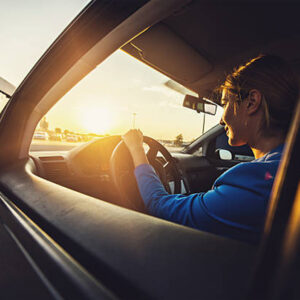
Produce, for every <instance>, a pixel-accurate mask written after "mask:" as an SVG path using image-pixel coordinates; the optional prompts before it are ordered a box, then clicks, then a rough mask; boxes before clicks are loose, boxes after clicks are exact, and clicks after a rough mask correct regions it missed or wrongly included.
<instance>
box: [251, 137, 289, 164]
mask: <svg viewBox="0 0 300 300" xmlns="http://www.w3.org/2000/svg"><path fill="white" fill-rule="evenodd" d="M284 140H285V139H284V138H282V137H277V136H276V137H268V138H266V137H261V136H258V137H257V138H256V141H253V142H252V143H249V146H250V148H251V149H252V151H253V154H254V157H255V159H257V158H260V157H263V156H264V155H266V154H267V153H268V152H270V151H271V150H273V149H274V148H276V147H278V146H279V145H280V144H282V143H284Z"/></svg>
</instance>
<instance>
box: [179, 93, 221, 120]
mask: <svg viewBox="0 0 300 300" xmlns="http://www.w3.org/2000/svg"><path fill="white" fill-rule="evenodd" d="M183 106H184V107H187V108H190V109H193V110H195V111H197V113H200V112H203V113H205V114H209V115H215V114H216V112H217V105H216V104H215V103H212V102H209V101H207V100H204V99H203V98H202V99H200V98H197V97H194V96H191V95H185V97H184V100H183Z"/></svg>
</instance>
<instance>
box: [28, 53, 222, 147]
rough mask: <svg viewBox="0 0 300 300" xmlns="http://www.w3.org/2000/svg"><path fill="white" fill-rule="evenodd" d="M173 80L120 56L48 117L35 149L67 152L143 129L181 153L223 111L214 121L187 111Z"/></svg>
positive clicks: (37, 135) (41, 125)
mask: <svg viewBox="0 0 300 300" xmlns="http://www.w3.org/2000/svg"><path fill="white" fill-rule="evenodd" d="M169 80H170V79H169V78H168V77H167V76H165V75H163V74H161V73H159V72H158V71H156V70H154V69H152V68H150V67H148V66H147V65H145V64H143V63H141V62H139V61H138V60H136V59H135V58H132V57H131V56H129V55H128V54H126V53H125V52H123V51H121V50H118V51H116V52H115V53H114V54H112V55H111V56H110V57H109V58H108V59H107V60H106V61H105V62H103V63H102V64H101V65H99V66H98V68H96V69H95V70H94V71H93V72H91V73H90V74H89V75H88V76H87V77H85V78H84V79H83V80H82V81H81V82H80V83H79V84H78V85H77V86H75V87H74V88H73V89H72V90H71V91H69V93H68V94H66V95H65V96H64V97H63V98H62V99H61V101H59V102H58V103H57V104H56V105H55V106H54V107H53V108H52V109H51V111H49V112H48V113H47V115H46V116H45V117H44V118H43V119H42V120H41V122H40V123H39V125H38V127H37V129H36V133H35V135H34V139H33V143H32V147H31V150H50V149H51V150H52V149H53V144H56V145H58V144H60V145H63V144H64V145H65V146H66V149H67V148H70V147H72V146H71V144H72V145H73V146H74V145H75V144H77V143H82V142H86V141H89V140H91V139H94V138H99V137H102V136H107V135H122V134H124V133H125V132H126V131H127V130H129V129H130V128H140V129H141V130H142V132H143V133H144V135H147V136H150V137H153V138H155V139H157V140H159V141H160V142H161V143H162V144H164V145H165V146H166V147H167V148H168V149H169V150H170V151H180V150H181V149H182V148H183V147H185V146H186V145H187V144H189V143H190V142H191V141H193V140H194V139H195V138H197V137H198V136H199V135H201V134H202V133H203V132H205V131H207V130H208V129H210V128H211V127H212V126H214V125H216V124H217V123H218V122H219V120H220V117H221V114H222V108H221V107H218V110H217V114H216V115H215V116H212V115H205V117H204V114H203V113H200V114H199V113H197V112H196V111H194V110H191V109H188V108H185V107H183V105H182V104H183V98H184V95H183V94H181V93H179V92H178V91H176V90H175V89H172V88H170V87H168V84H166V83H167V82H168V81H169ZM190 93H191V94H193V93H192V92H190ZM204 119H205V124H204V123H203V121H204ZM42 132H44V133H47V134H42ZM37 144H38V145H41V144H43V147H37V146H36V145H37ZM47 145H49V146H47Z"/></svg>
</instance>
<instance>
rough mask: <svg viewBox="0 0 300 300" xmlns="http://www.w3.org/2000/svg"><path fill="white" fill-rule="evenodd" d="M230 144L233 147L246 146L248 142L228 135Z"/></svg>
mask: <svg viewBox="0 0 300 300" xmlns="http://www.w3.org/2000/svg"><path fill="white" fill-rule="evenodd" d="M228 144H229V145H230V146H232V147H239V146H244V145H246V144H247V143H246V142H244V141H241V140H236V139H234V138H231V137H228Z"/></svg>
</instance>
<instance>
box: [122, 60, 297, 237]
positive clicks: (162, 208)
mask: <svg viewBox="0 0 300 300" xmlns="http://www.w3.org/2000/svg"><path fill="white" fill-rule="evenodd" d="M220 90H221V93H222V98H221V105H222V106H223V107H224V112H223V115H222V118H221V121H220V124H222V125H223V126H224V128H225V131H226V134H227V136H228V142H229V144H230V145H232V146H241V145H245V144H248V145H249V146H250V147H251V149H252V151H253V153H254V156H255V160H253V161H252V162H247V163H240V164H238V165H236V166H235V167H233V168H231V169H229V170H228V171H227V172H225V173H224V174H222V175H221V176H220V177H219V178H218V179H217V180H216V181H215V183H214V185H213V187H212V189H211V190H210V191H208V192H206V193H197V194H191V195H188V196H186V195H169V194H168V193H167V192H166V191H165V189H164V187H163V185H162V183H161V182H160V180H159V178H158V176H157V175H156V173H155V172H154V170H153V168H152V167H151V166H150V165H149V163H148V160H147V157H146V155H145V152H144V149H143V145H142V144H143V135H142V133H141V131H139V130H130V131H129V132H127V133H126V134H125V135H124V136H123V140H124V142H125V143H126V145H127V147H128V149H129V151H130V153H131V155H132V157H133V161H134V165H135V176H136V179H137V182H138V186H139V189H140V192H141V195H142V198H143V200H144V202H145V205H146V207H147V208H148V211H149V213H150V214H152V215H155V216H157V217H161V218H164V219H167V220H170V221H174V222H177V223H180V224H183V225H187V226H190V227H194V228H197V229H201V230H204V231H208V232H212V233H215V234H219V235H222V236H226V237H231V238H234V239H239V240H244V241H248V242H254V243H257V242H258V241H259V239H260V234H261V232H262V229H263V224H264V219H265V213H266V209H267V204H268V199H269V196H270V192H271V189H272V185H273V180H274V177H275V174H276V171H277V168H278V165H279V161H280V158H281V154H282V151H283V146H284V140H285V137H286V134H287V132H288V129H289V123H290V120H291V118H292V115H293V111H294V108H295V106H296V102H297V101H298V96H299V86H298V79H297V78H296V76H295V75H294V73H293V71H292V70H291V68H290V67H289V66H288V64H287V63H286V62H285V61H284V60H283V59H281V58H279V57H276V56H271V55H260V56H258V57H256V58H254V59H252V60H250V61H249V62H247V63H246V64H244V65H242V66H240V67H239V68H238V69H236V70H234V71H233V72H232V73H231V74H229V75H228V76H227V78H226V80H225V83H224V84H223V85H222V86H221V87H220Z"/></svg>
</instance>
